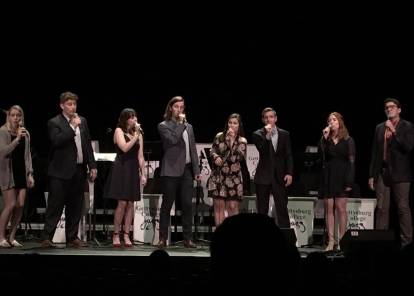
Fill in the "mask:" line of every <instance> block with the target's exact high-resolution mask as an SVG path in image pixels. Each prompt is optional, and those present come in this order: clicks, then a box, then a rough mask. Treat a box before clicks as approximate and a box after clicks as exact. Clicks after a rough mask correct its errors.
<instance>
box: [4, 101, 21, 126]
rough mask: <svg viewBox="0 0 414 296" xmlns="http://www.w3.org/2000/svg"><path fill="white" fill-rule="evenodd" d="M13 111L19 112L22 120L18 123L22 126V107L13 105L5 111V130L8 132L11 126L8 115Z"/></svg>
mask: <svg viewBox="0 0 414 296" xmlns="http://www.w3.org/2000/svg"><path fill="white" fill-rule="evenodd" d="M13 109H15V110H17V111H19V112H20V114H21V115H22V119H21V121H20V122H21V125H22V126H24V111H23V109H22V107H20V106H19V105H13V106H11V107H10V108H9V110H8V111H7V118H6V127H7V129H8V130H9V131H11V130H12V126H11V124H10V113H11V111H12V110H13Z"/></svg>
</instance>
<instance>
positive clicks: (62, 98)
mask: <svg viewBox="0 0 414 296" xmlns="http://www.w3.org/2000/svg"><path fill="white" fill-rule="evenodd" d="M78 99H79V98H78V95H77V94H74V93H73V92H70V91H67V92H64V93H62V94H61V95H60V103H61V104H63V103H64V102H66V101H69V100H74V101H77V100H78Z"/></svg>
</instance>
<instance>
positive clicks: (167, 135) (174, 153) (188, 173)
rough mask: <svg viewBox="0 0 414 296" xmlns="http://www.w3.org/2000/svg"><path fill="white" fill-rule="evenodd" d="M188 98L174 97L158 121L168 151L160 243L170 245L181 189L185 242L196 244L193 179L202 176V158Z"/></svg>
mask: <svg viewBox="0 0 414 296" xmlns="http://www.w3.org/2000/svg"><path fill="white" fill-rule="evenodd" d="M184 108H185V105H184V99H183V97H181V96H175V97H173V98H172V99H171V100H170V101H169V102H168V104H167V107H166V109H165V113H164V119H165V120H164V121H163V122H161V123H160V124H158V132H159V134H160V137H161V142H162V146H163V149H164V155H163V158H162V162H161V178H162V193H163V198H162V204H161V213H160V240H159V244H158V246H159V247H160V248H164V247H166V246H167V238H168V227H169V223H170V222H169V221H170V211H171V208H172V205H173V203H174V201H175V198H176V195H177V191H179V197H180V199H181V206H182V213H183V214H182V223H183V237H184V246H185V247H186V248H195V247H196V245H195V244H194V242H193V241H192V220H193V217H192V196H193V185H194V184H193V181H194V179H195V180H197V181H198V180H200V179H201V176H200V168H199V160H198V155H197V150H196V145H195V138H194V132H193V127H192V125H191V124H189V123H187V120H186V115H185V113H184Z"/></svg>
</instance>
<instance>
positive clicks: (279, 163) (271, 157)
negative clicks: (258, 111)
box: [252, 107, 293, 228]
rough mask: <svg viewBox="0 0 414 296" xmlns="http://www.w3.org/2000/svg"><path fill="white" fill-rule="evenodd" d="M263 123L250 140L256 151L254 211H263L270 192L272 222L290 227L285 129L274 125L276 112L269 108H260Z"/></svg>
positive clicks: (289, 154) (290, 164)
mask: <svg viewBox="0 0 414 296" xmlns="http://www.w3.org/2000/svg"><path fill="white" fill-rule="evenodd" d="M262 122H263V124H264V127H262V128H261V129H258V130H257V131H255V132H254V133H253V136H252V141H253V143H254V144H255V146H256V148H257V150H258V151H259V163H258V164H257V169H256V174H255V176H254V183H255V185H256V195H257V197H256V198H257V211H258V213H260V214H264V215H267V214H268V211H269V198H270V194H271V193H272V195H273V200H274V204H275V208H276V224H277V225H278V226H279V227H281V228H290V221H289V214H288V208H287V204H288V196H287V193H286V188H287V187H288V186H290V184H292V176H293V157H292V148H291V144H290V135H289V132H288V131H286V130H284V129H281V128H279V127H277V126H276V122H277V115H276V111H275V110H274V109H273V108H270V107H268V108H265V109H263V111H262Z"/></svg>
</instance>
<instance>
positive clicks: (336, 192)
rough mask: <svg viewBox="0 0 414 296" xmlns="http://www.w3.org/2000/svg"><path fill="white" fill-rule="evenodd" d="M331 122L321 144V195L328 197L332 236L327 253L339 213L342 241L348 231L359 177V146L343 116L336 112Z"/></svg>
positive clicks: (331, 240)
mask: <svg viewBox="0 0 414 296" xmlns="http://www.w3.org/2000/svg"><path fill="white" fill-rule="evenodd" d="M327 122H328V126H327V127H326V128H325V129H324V130H323V136H322V139H321V143H320V148H321V149H320V151H321V152H322V159H323V178H322V184H321V185H322V186H321V195H322V197H324V198H325V223H326V230H327V234H328V244H327V246H326V249H325V251H332V250H333V249H334V247H335V239H334V227H335V211H336V213H337V217H338V220H339V221H338V225H339V233H338V241H339V240H340V239H341V238H342V236H343V235H344V233H345V231H346V226H347V211H346V204H347V198H348V195H349V193H350V191H351V190H352V185H353V183H354V174H355V165H354V163H355V143H354V140H353V139H352V137H350V136H349V133H348V130H347V128H346V126H345V123H344V120H343V117H342V115H341V114H339V113H338V112H332V113H331V114H329V116H328V121H327Z"/></svg>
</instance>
